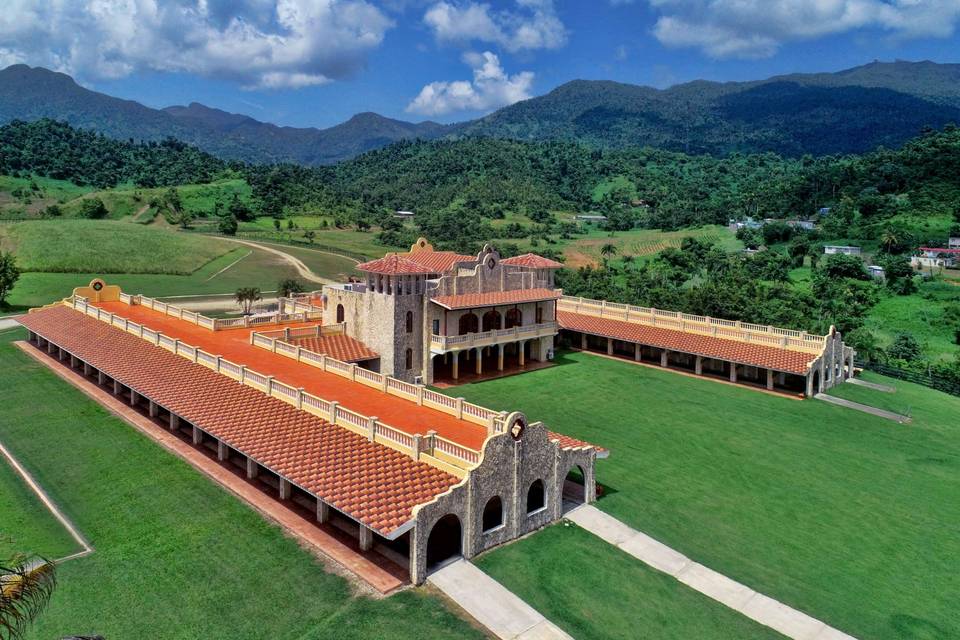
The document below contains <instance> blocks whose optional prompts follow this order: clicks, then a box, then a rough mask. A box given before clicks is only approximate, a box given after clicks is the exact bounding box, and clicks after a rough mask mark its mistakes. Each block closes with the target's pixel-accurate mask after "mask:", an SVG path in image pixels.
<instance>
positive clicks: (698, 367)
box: [693, 356, 703, 376]
mask: <svg viewBox="0 0 960 640" xmlns="http://www.w3.org/2000/svg"><path fill="white" fill-rule="evenodd" d="M693 372H694V373H696V374H697V375H698V376H701V375H703V357H702V356H697V357H696V359H695V360H694V362H693Z"/></svg>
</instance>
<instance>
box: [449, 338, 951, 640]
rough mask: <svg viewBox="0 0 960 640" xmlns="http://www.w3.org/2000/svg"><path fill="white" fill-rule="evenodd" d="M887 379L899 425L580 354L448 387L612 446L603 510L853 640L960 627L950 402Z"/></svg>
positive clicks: (935, 633)
mask: <svg viewBox="0 0 960 640" xmlns="http://www.w3.org/2000/svg"><path fill="white" fill-rule="evenodd" d="M891 384H894V385H895V386H896V387H897V388H898V389H899V391H898V392H897V394H894V395H896V396H897V401H898V402H900V401H901V400H900V399H901V398H902V399H904V400H906V401H907V402H908V403H909V405H910V406H911V412H912V415H913V418H914V420H913V422H912V423H911V424H909V425H899V424H896V423H893V422H890V421H887V420H883V419H880V418H876V417H873V416H869V415H866V414H862V413H859V412H855V411H852V410H849V409H845V408H843V407H837V406H834V405H829V404H827V403H824V402H817V401H814V400H804V401H798V400H792V399H789V398H783V397H774V396H770V395H767V394H763V393H758V392H756V391H753V390H749V389H744V388H739V387H731V386H729V385H724V384H718V383H715V382H711V381H708V380H698V379H694V378H690V377H685V376H680V375H677V374H673V373H669V372H665V371H659V370H657V369H653V368H648V367H641V366H636V365H633V364H630V363H626V362H621V361H612V360H608V359H605V358H602V357H598V356H596V355H591V354H583V353H569V354H561V355H560V356H559V364H558V366H555V367H552V368H549V369H544V370H541V371H535V372H531V373H525V374H523V375H519V376H512V377H507V378H502V379H499V380H493V381H489V382H483V383H478V384H473V385H464V386H461V387H458V388H456V389H454V390H452V391H451V393H452V394H453V395H458V396H460V395H462V396H464V397H465V398H466V399H467V400H469V401H472V402H478V403H480V404H482V405H485V406H489V407H491V408H495V409H503V410H516V409H519V410H523V411H525V412H526V413H527V415H528V416H530V417H531V419H535V420H544V421H545V422H546V423H547V425H548V426H549V427H550V428H551V429H554V430H556V431H560V432H563V433H567V434H570V435H572V436H577V437H581V438H584V439H586V440H589V441H591V442H595V443H597V444H600V445H603V446H606V447H609V448H610V449H611V451H612V453H611V455H610V458H609V459H608V460H602V461H600V462H599V463H598V465H597V467H598V468H597V474H598V479H599V481H600V482H601V483H602V484H603V485H604V486H605V487H606V488H607V491H606V496H605V497H604V498H602V499H601V500H600V501H599V502H598V506H599V507H600V508H601V509H603V510H605V511H607V512H609V513H610V514H612V515H614V516H616V517H618V518H621V519H622V520H624V521H625V522H627V523H629V524H631V525H632V526H635V527H637V528H638V529H640V530H642V531H644V532H646V533H648V534H650V535H652V536H653V537H655V538H657V539H659V540H661V541H662V542H664V543H666V544H668V545H670V546H672V547H674V548H676V549H677V550H679V551H680V552H682V553H684V554H686V555H687V556H689V557H691V558H693V559H694V560H696V561H698V562H701V563H703V564H705V565H707V566H708V567H710V568H712V569H715V570H717V571H720V572H721V573H724V574H726V575H728V576H730V577H731V578H733V579H735V580H738V581H740V582H743V583H744V584H747V585H748V586H750V587H752V588H754V589H756V590H758V591H760V592H762V593H766V594H767V595H770V596H772V597H775V598H777V599H780V600H782V601H784V602H786V603H787V604H789V605H791V606H793V607H796V608H799V609H801V610H803V611H806V612H808V613H810V614H811V615H814V616H816V617H818V618H820V619H822V620H824V621H825V622H827V623H828V624H831V625H833V626H835V627H837V628H839V629H841V630H843V631H846V632H848V633H851V634H853V635H854V636H856V637H859V638H890V639H898V640H899V639H903V638H924V639H927V638H952V637H958V636H960V610H958V609H957V607H956V602H957V601H958V600H960V573H958V572H957V571H956V570H955V569H956V567H955V566H954V563H952V562H950V561H948V560H946V559H948V558H956V557H960V535H958V529H957V522H960V424H958V422H957V416H960V398H955V397H951V396H948V395H946V394H942V393H939V392H936V391H932V390H929V389H925V388H922V387H916V386H913V385H910V384H908V383H903V382H899V381H894V382H892V383H891ZM849 391H850V392H854V393H859V390H856V391H855V390H854V389H850V390H849ZM847 392H848V390H847V388H844V389H843V390H842V391H841V392H838V393H844V394H845V393H847ZM505 399H508V400H505ZM878 403H879V400H878ZM568 560H569V557H568V554H566V553H562V554H561V553H557V554H556V557H555V558H554V561H555V562H556V563H563V562H567V561H568ZM607 578H608V579H609V580H611V581H613V580H614V579H615V577H614V576H607Z"/></svg>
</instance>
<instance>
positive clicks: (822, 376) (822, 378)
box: [817, 356, 827, 393]
mask: <svg viewBox="0 0 960 640" xmlns="http://www.w3.org/2000/svg"><path fill="white" fill-rule="evenodd" d="M824 360H826V356H824V357H823V358H820V382H819V384H818V385H817V386H818V388H817V393H823V390H824V384H825V378H826V377H827V371H826V362H824Z"/></svg>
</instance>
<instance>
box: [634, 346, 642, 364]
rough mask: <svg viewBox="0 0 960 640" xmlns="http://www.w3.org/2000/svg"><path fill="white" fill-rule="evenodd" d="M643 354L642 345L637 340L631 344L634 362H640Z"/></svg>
mask: <svg viewBox="0 0 960 640" xmlns="http://www.w3.org/2000/svg"><path fill="white" fill-rule="evenodd" d="M642 356H643V347H641V346H640V343H639V342H636V343H634V345H633V359H634V361H636V362H640V360H641V359H642Z"/></svg>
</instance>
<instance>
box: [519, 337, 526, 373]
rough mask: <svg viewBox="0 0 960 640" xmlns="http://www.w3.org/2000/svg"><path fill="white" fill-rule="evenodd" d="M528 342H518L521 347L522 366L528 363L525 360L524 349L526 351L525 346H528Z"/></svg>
mask: <svg viewBox="0 0 960 640" xmlns="http://www.w3.org/2000/svg"><path fill="white" fill-rule="evenodd" d="M526 344H527V343H526V342H523V341H521V342H518V343H517V345H518V346H519V347H520V366H521V367H522V366H523V365H524V364H526V362H525V358H526V354H525V353H524V351H525V349H524V347H525V346H526Z"/></svg>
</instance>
